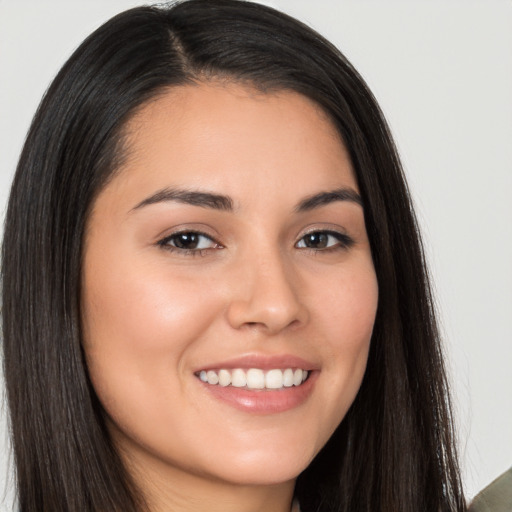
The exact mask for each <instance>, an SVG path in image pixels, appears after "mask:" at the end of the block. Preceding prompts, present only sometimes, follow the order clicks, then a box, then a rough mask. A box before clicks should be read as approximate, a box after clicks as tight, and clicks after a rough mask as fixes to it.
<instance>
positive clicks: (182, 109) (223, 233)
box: [82, 83, 378, 512]
mask: <svg viewBox="0 0 512 512" xmlns="http://www.w3.org/2000/svg"><path fill="white" fill-rule="evenodd" d="M126 132H127V141H128V142H127V145H128V154H127V159H126V160H125V163H124V165H123V167H122V169H120V171H119V172H118V173H117V174H116V175H115V177H114V178H113V179H112V180H111V181H110V182H109V183H108V185H107V186H106V187H105V188H104V189H103V190H102V191H101V192H100V194H99V196H98V198H97V200H96V202H95V204H94V208H93V211H92V213H91V216H90V219H89V223H88V230H87V236H86V246H85V254H84V270H83V272H84V273H83V297H82V301H83V327H84V350H85V354H86V359H87V364H88V368H89V372H90V376H91V380H92V383H93V386H94V388H95V391H96V393H97V395H98V397H99V399H100V401H101V403H102V404H103V406H104V409H105V411H106V415H107V421H108V425H109V428H110V430H111V433H112V435H113V438H114V440H115V443H116V444H117V446H118V448H119V450H120V453H121V454H122V457H123V458H124V460H125V462H126V464H127V466H128V468H129V470H130V471H131V472H132V474H133V475H134V478H135V480H136V482H137V483H138V485H139V486H140V488H141V489H142V491H143V492H144V494H145V496H146V497H147V499H148V502H149V504H150V507H151V510H154V511H166V510H173V511H192V510H206V509H207V510H209V511H213V512H214V511H216V510H219V511H222V512H226V511H237V512H242V511H246V512H249V511H252V512H257V511H263V510H265V511H275V512H284V511H287V512H288V511H289V510H290V503H291V499H292V495H293V487H294V483H295V479H296V477H297V475H298V474H299V473H300V472H301V471H302V470H303V469H304V468H306V467H307V466H308V464H309V463H310V462H311V460H312V459H313V457H314V456H315V455H316V454H317V453H318V451H319V450H320V449H321V447H322V446H323V445H324V444H325V443H326V441H327V440H328V439H329V437H330V436H331V434H332V433H333V431H334V430H335V428H336V427H337V426H338V424H339V423H340V421H341V420H342V419H343V417H344V415H345V414H346V412H347V410H348V408H349V407H350V404H351V403H352V402H353V400H354V398H355V395H356V394H357V391H358V389H359V387H360V384H361V380H362V378H363V375H364V371H365V367H366V361H367V356H368V349H369V344H370V338H371V333H372V328H373V323H374V319H375V313H376V308H377V299H378V287H377V281H376V277H375V272H374V267H373V262H372V257H371V253H370V247H369V243H368V238H367V234H366V229H365V224H364V214H363V208H362V206H361V205H360V204H358V203H357V202H356V201H351V200H343V201H342V200H336V201H331V202H329V203H328V204H324V205H320V206H318V207H316V208H312V209H309V210H307V211H301V212H299V211H297V208H296V207H297V204H299V203H300V202H301V201H303V200H304V199H305V198H308V197H310V196H312V195H314V194H317V193H321V192H326V191H332V190H337V189H340V188H344V189H348V190H351V191H353V192H355V193H357V192H358V188H357V183H356V180H355V178H354V173H353V170H352V166H351V163H350V160H349V157H348V154H347V151H346V149H345V148H344V146H343V144H342V142H341V140H340V137H339V136H338V134H337V132H336V130H335V128H334V126H333V125H332V123H331V122H330V121H329V120H328V119H327V117H326V116H325V115H324V114H323V112H322V111H321V110H320V109H319V108H318V107H317V106H316V105H315V104H314V103H312V102H311V101H310V100H308V99H306V98H305V97H303V96H301V95H299V94H296V93H293V92H286V91H285V92H279V93H274V94H263V93H259V92H256V91H254V90H252V89H249V88H246V87H243V86H240V85H235V84H230V85H226V84H224V85H222V84H215V83H209V84H198V85H187V86H183V87H176V88H173V89H170V90H169V91H168V92H166V93H165V94H163V95H162V96H160V97H159V98H158V99H156V100H155V101H153V102H151V103H149V104H148V105H146V106H144V107H143V108H142V109H141V110H140V111H139V112H138V113H137V115H135V116H134V117H133V118H132V119H131V120H130V121H129V123H128V125H127V128H126ZM169 187H170V188H180V189H186V190H195V191H198V190H200V191H205V192H209V193H215V194H222V195H225V196H229V197H230V198H231V200H232V203H233V209H232V211H225V210H218V209H214V208H209V207H205V206H200V205H191V204H185V203H183V202H180V201H171V200H168V201H158V202H153V203H151V204H145V205H142V206H141V203H143V202H144V201H145V200H146V199H147V198H148V197H151V196H153V195H154V194H155V193H157V192H158V191H161V190H162V189H166V188H169ZM137 206H138V207H137ZM183 230H185V231H189V232H190V231H200V232H202V233H205V234H206V235H207V237H204V238H201V246H200V247H203V249H201V250H188V251H184V250H182V249H179V248H176V247H173V246H172V244H175V245H176V237H175V238H169V237H170V236H171V235H173V234H175V233H176V232H177V231H183ZM326 230H329V231H331V232H335V233H340V234H341V235H339V236H338V235H336V236H334V235H331V236H330V237H329V238H328V240H327V244H326V246H325V247H321V246H319V245H318V244H317V245H314V244H313V246H312V247H311V243H310V244H309V245H310V247H307V246H306V245H305V240H306V239H305V238H304V237H305V235H306V234H307V233H310V232H311V231H315V232H318V231H320V232H325V231H326ZM343 237H345V238H343ZM347 237H348V238H349V239H350V243H348V244H345V243H343V242H344V241H346V238H347ZM306 238H307V237H306ZM162 240H164V241H165V242H166V244H163V243H162ZM307 240H308V241H310V238H307ZM280 354H291V355H294V356H297V357H302V358H304V359H306V360H307V361H310V362H311V363H312V364H313V365H314V367H315V369H316V371H315V374H316V380H315V381H314V385H313V387H312V391H311V394H310V395H309V396H308V398H307V399H306V400H305V401H304V402H303V403H301V404H300V405H299V406H297V407H293V408H292V409H290V410H286V411H284V412H280V413H275V414H259V413H251V412H247V411H244V410H240V409H237V408H235V407H232V406H231V405H229V404H227V403H225V402H223V401H222V400H219V399H217V398H215V397H213V396H212V395H211V393H210V392H208V390H207V389H206V387H205V385H204V384H203V383H201V382H200V381H199V379H198V378H197V376H196V375H195V372H196V370H197V369H198V368H202V367H207V366H208V365H209V364H211V363H212V362H215V361H217V362H218V361H225V360H228V359H232V358H235V357H239V356H246V355H280Z"/></svg>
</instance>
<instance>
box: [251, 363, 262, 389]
mask: <svg viewBox="0 0 512 512" xmlns="http://www.w3.org/2000/svg"><path fill="white" fill-rule="evenodd" d="M247 387H248V388H249V389H263V388H264V387H265V374H264V373H263V370H259V369H256V368H251V369H250V370H248V371H247Z"/></svg>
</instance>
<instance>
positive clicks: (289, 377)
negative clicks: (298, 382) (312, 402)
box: [283, 368, 293, 388]
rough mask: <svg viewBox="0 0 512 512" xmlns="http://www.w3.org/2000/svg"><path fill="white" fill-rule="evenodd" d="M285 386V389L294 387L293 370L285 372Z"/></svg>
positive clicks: (287, 369)
mask: <svg viewBox="0 0 512 512" xmlns="http://www.w3.org/2000/svg"><path fill="white" fill-rule="evenodd" d="M283 385H284V387H285V388H291V387H292V386H293V370H292V369H291V368H286V370H285V371H284V372H283Z"/></svg>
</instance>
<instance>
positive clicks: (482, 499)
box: [468, 468, 512, 512]
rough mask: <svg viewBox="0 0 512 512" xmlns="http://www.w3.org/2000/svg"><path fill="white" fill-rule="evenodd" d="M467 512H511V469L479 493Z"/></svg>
mask: <svg viewBox="0 0 512 512" xmlns="http://www.w3.org/2000/svg"><path fill="white" fill-rule="evenodd" d="M468 512H512V468H510V469H509V470H508V471H506V472H505V473H503V475H501V476H500V477H498V478H497V479H496V480H494V482H492V483H491V484H490V485H488V486H487V487H486V488H485V489H484V490H483V491H481V492H480V493H479V494H478V495H477V496H476V498H475V499H474V500H473V502H472V503H471V505H470V507H469V509H468Z"/></svg>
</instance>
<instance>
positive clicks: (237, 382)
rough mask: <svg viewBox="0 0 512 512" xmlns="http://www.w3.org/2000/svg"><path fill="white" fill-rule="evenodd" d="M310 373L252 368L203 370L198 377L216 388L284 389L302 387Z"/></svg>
mask: <svg viewBox="0 0 512 512" xmlns="http://www.w3.org/2000/svg"><path fill="white" fill-rule="evenodd" d="M308 375H309V372H308V371H307V370H302V369H301V368H296V369H295V370H294V369H292V368H286V369H285V370H281V369H278V368H276V369H272V370H268V371H267V372H264V371H263V370H261V369H259V368H250V369H249V370H243V369H242V368H236V369H234V370H226V369H224V368H223V369H220V370H218V371H215V370H208V371H205V370H202V371H200V372H199V374H198V377H199V379H200V380H202V381H203V382H207V383H208V384H210V385H212V386H215V385H219V386H223V387H226V386H233V387H235V388H243V387H246V388H247V389H282V388H290V387H292V386H300V385H301V384H302V383H303V382H304V381H305V380H306V379H307V378H308Z"/></svg>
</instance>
